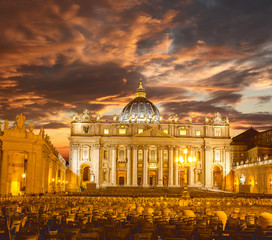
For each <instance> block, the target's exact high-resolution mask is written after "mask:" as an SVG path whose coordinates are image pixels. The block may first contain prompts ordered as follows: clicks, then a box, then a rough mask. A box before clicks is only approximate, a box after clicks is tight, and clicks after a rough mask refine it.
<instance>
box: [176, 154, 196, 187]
mask: <svg viewBox="0 0 272 240" xmlns="http://www.w3.org/2000/svg"><path fill="white" fill-rule="evenodd" d="M183 153H184V158H183V157H182V156H181V155H180V156H179V157H178V156H177V158H176V163H177V164H178V165H179V166H180V167H182V168H184V169H185V175H186V182H185V188H187V185H188V177H187V173H188V168H189V167H191V166H192V165H194V164H195V163H196V157H195V156H191V155H189V156H188V155H187V154H188V150H187V149H184V151H183Z"/></svg>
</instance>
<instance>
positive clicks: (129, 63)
mask: <svg viewBox="0 0 272 240" xmlns="http://www.w3.org/2000/svg"><path fill="white" fill-rule="evenodd" d="M0 31H1V33H0V35H1V38H0V81H1V84H0V91H1V94H0V119H1V122H3V121H4V120H5V119H8V120H9V121H14V120H15V118H16V115H17V114H20V113H22V114H24V115H25V116H26V125H27V126H28V124H29V123H30V122H32V123H33V124H34V125H35V129H36V130H35V131H36V132H37V133H38V129H39V128H40V125H43V127H44V129H45V131H46V133H47V134H48V135H49V136H50V137H51V140H52V142H53V144H54V145H55V146H56V148H57V149H58V150H59V152H60V153H61V154H62V155H63V156H64V157H65V158H66V159H67V158H68V146H69V141H68V137H69V133H70V132H69V127H70V122H71V117H72V115H73V114H80V113H82V111H83V110H84V109H88V110H89V111H90V112H91V114H92V115H96V114H97V113H100V114H101V115H103V117H102V119H101V120H103V119H107V118H111V116H112V115H113V114H114V113H116V114H117V115H119V114H120V112H121V110H122V108H123V107H124V106H125V105H126V104H127V103H128V102H129V101H131V100H132V99H133V97H134V94H135V91H136V89H137V87H138V84H139V80H140V79H142V81H143V84H144V88H145V89H146V92H147V98H148V99H149V100H150V101H151V102H153V103H154V104H155V105H156V106H157V107H158V108H159V110H160V112H161V114H162V115H163V116H164V118H165V119H167V118H168V115H169V114H172V115H174V114H177V115H178V116H179V118H180V121H181V122H182V121H186V120H187V119H188V115H189V114H191V115H192V117H193V121H195V122H201V121H202V122H203V121H204V116H205V114H208V115H209V116H212V115H213V114H214V113H216V112H220V113H221V114H222V116H223V117H224V118H225V117H226V116H228V118H229V120H230V124H231V131H232V136H234V135H236V134H237V133H240V132H241V131H243V130H245V129H247V128H249V127H251V126H252V127H254V128H256V129H257V130H260V131H262V130H266V129H269V128H271V126H272V1H271V0H182V1H178V0H99V1H87V0H78V1H71V0H65V1H57V0H55V1H54V0H17V1H16V0H15V1H14V0H12V1H11V0H10V1H9V0H0ZM12 123H13V122H12ZM2 129H3V125H2Z"/></svg>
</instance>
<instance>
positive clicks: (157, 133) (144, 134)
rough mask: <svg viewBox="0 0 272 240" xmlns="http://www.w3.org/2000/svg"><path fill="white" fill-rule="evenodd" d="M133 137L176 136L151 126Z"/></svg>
mask: <svg viewBox="0 0 272 240" xmlns="http://www.w3.org/2000/svg"><path fill="white" fill-rule="evenodd" d="M133 137H165V138H174V137H172V136H171V135H169V134H167V133H165V132H163V131H161V130H159V129H157V128H150V129H148V130H146V131H144V132H142V133H139V134H136V135H134V136H133Z"/></svg>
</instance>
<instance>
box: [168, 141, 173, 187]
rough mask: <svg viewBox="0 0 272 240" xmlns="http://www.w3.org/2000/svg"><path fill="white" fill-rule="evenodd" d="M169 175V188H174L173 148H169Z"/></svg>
mask: <svg viewBox="0 0 272 240" xmlns="http://www.w3.org/2000/svg"><path fill="white" fill-rule="evenodd" d="M168 160H169V174H168V187H173V161H174V160H173V146H169V158H168Z"/></svg>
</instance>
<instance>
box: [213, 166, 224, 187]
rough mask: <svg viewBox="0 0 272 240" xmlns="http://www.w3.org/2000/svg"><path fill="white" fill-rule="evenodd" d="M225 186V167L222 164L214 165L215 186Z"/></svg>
mask: <svg viewBox="0 0 272 240" xmlns="http://www.w3.org/2000/svg"><path fill="white" fill-rule="evenodd" d="M222 186H223V168H222V166H220V165H218V164H217V165H215V166H214V167H213V187H215V188H219V189H222Z"/></svg>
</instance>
